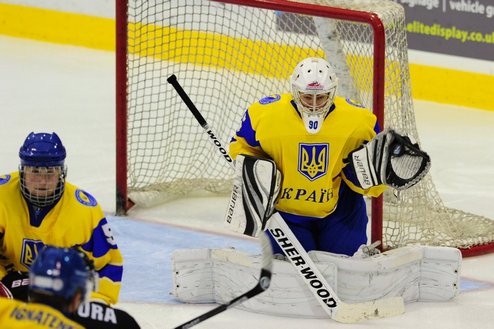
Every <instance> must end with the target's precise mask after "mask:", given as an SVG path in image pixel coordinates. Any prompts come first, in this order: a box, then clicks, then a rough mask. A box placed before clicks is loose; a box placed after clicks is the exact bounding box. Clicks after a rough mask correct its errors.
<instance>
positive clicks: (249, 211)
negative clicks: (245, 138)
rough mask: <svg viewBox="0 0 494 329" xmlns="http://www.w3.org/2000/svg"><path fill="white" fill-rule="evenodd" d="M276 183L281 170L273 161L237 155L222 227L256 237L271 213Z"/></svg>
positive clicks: (276, 193)
mask: <svg viewBox="0 0 494 329" xmlns="http://www.w3.org/2000/svg"><path fill="white" fill-rule="evenodd" d="M280 186H281V173H280V171H279V170H278V169H276V164H275V163H274V161H273V160H270V159H262V158H258V157H254V156H250V155H244V154H240V155H238V156H237V158H236V160H235V176H234V180H233V188H232V194H231V197H230V202H229V203H228V209H227V212H226V215H225V226H227V227H228V228H229V229H230V230H232V231H233V232H237V233H241V234H245V235H249V236H253V237H257V236H258V235H259V233H261V232H262V231H264V230H265V229H266V224H267V222H268V219H269V218H270V217H271V215H272V214H273V211H274V204H275V202H276V198H277V196H278V194H279V191H280Z"/></svg>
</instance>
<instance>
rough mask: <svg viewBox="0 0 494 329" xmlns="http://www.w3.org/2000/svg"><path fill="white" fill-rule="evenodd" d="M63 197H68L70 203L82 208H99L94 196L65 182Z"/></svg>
mask: <svg viewBox="0 0 494 329" xmlns="http://www.w3.org/2000/svg"><path fill="white" fill-rule="evenodd" d="M65 195H66V196H67V197H69V199H70V202H73V203H75V204H79V205H81V206H83V207H90V208H96V207H99V203H98V201H97V200H96V198H95V197H94V196H92V195H91V194H90V193H89V192H87V191H85V190H83V189H81V188H80V187H78V186H75V185H74V184H71V183H69V182H65Z"/></svg>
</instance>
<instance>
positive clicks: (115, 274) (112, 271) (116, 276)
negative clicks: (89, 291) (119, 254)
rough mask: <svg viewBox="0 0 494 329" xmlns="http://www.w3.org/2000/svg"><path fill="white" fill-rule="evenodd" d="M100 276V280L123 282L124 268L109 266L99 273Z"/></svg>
mask: <svg viewBox="0 0 494 329" xmlns="http://www.w3.org/2000/svg"><path fill="white" fill-rule="evenodd" d="M98 275H99V277H100V278H102V277H107V278H109V279H110V280H112V281H113V282H121V281H122V275H123V267H122V266H117V265H111V264H108V265H106V266H105V267H103V268H102V269H100V270H99V271H98Z"/></svg>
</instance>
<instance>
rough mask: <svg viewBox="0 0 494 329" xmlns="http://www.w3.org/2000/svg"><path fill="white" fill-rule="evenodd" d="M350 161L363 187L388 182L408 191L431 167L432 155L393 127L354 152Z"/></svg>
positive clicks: (391, 185)
mask: <svg viewBox="0 0 494 329" xmlns="http://www.w3.org/2000/svg"><path fill="white" fill-rule="evenodd" d="M347 162H349V163H350V165H351V166H352V167H353V169H354V171H355V174H356V177H357V179H358V181H359V183H360V186H361V187H362V188H363V189H367V188H370V187H372V186H376V185H380V184H386V185H388V186H390V187H392V188H394V189H396V190H406V189H408V188H410V187H412V186H413V185H415V184H417V183H418V182H419V181H420V180H421V179H422V178H423V177H424V176H425V175H426V174H427V172H428V171H429V168H430V166H431V160H430V157H429V155H428V154H427V153H426V152H424V151H422V150H421V149H420V148H419V146H418V144H413V143H412V142H411V141H410V139H409V138H408V137H407V136H402V135H400V134H398V133H397V132H395V131H394V130H391V129H387V130H384V131H383V132H381V133H379V134H378V135H377V136H376V137H374V138H373V139H372V140H371V141H370V142H368V143H367V144H365V145H363V146H362V147H360V148H358V149H357V150H355V151H353V152H351V153H350V155H349V156H348V158H347Z"/></svg>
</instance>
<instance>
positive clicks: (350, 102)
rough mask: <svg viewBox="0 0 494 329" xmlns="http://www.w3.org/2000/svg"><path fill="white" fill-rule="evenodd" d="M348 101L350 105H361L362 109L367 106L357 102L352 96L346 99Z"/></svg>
mask: <svg viewBox="0 0 494 329" xmlns="http://www.w3.org/2000/svg"><path fill="white" fill-rule="evenodd" d="M346 102H347V103H348V104H350V105H353V106H356V107H360V108H361V109H363V108H365V106H363V105H362V104H360V103H359V102H357V101H356V100H353V99H350V98H347V99H346Z"/></svg>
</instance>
